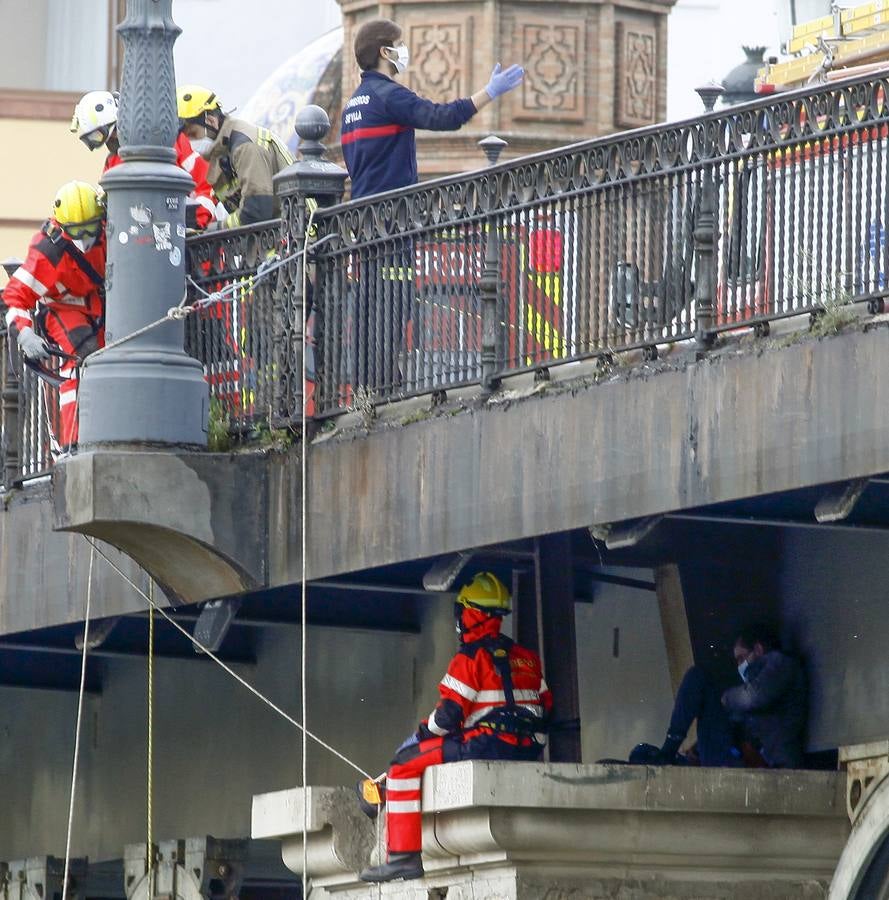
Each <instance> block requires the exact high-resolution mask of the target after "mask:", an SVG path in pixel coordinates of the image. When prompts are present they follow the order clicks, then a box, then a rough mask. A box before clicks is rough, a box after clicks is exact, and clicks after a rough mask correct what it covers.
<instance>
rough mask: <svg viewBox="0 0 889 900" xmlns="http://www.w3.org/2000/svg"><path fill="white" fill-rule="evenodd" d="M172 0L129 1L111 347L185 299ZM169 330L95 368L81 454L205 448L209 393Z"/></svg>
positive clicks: (86, 370)
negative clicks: (104, 448) (110, 449)
mask: <svg viewBox="0 0 889 900" xmlns="http://www.w3.org/2000/svg"><path fill="white" fill-rule="evenodd" d="M171 7H172V0H128V2H127V15H126V19H125V20H124V21H123V22H122V23H121V24H120V25H119V26H118V29H117V30H118V32H119V33H120V36H121V39H122V41H123V45H124V58H123V79H122V84H121V103H120V113H119V117H118V123H117V129H118V134H119V136H120V144H121V147H120V155H121V158H122V159H123V163H122V164H121V165H119V166H115V167H114V168H112V169H110V170H109V171H108V172H107V173H106V174H105V175H104V176H103V178H102V182H101V183H102V187H103V188H104V189H105V191H106V193H107V206H108V225H107V232H106V233H107V237H108V264H107V269H106V276H105V286H106V301H107V309H106V320H105V322H106V335H105V338H106V343H108V344H113V343H114V342H116V341H119V340H120V339H122V338H126V337H127V336H129V335H132V334H134V332H137V331H139V330H140V329H142V328H145V326H147V325H149V324H150V323H152V322H154V321H156V320H158V319H161V318H163V317H164V316H165V315H166V313H167V311H168V310H170V309H171V308H172V307H176V306H179V304H180V303H181V301H182V298H183V296H184V294H185V200H186V197H187V196H188V194H189V193H190V191H191V190H192V188H193V186H194V185H193V182H192V179H191V177H190V176H189V175H188V173H187V172H185V171H183V170H182V169H181V168H179V166H177V165H176V151H175V150H174V149H173V147H174V145H175V142H176V137H177V134H178V130H179V128H178V118H177V115H176V95H175V85H176V79H175V74H174V70H173V43H174V42H175V40H176V38H177V37H178V35H179V33H180V29H179V28H178V27H177V26H176V24H175V23H174V22H173V19H172V14H171ZM183 344H184V325H183V322H182V321H173V320H169V321H166V322H164V323H163V324H161V325H159V326H158V327H155V328H152V329H150V330H147V331H145V332H144V333H142V334H139V335H138V336H136V337H134V338H132V339H130V340H126V341H125V342H123V343H121V344H120V345H118V346H114V347H111V348H110V349H108V350H106V351H104V352H99V353H97V354H96V355H95V356H93V357H92V358H89V359H88V360H87V362H86V364H85V365H84V367H83V374H82V379H81V384H80V392H79V393H80V396H79V401H78V402H79V405H80V446H81V449H91V448H92V449H95V448H99V447H102V446H107V445H114V446H117V447H121V446H130V447H139V446H146V445H148V446H170V445H174V446H179V447H205V446H206V442H207V435H206V419H207V407H208V393H207V385H206V382H205V381H204V378H203V372H202V369H201V365H200V363H199V362H198V361H197V360H195V359H192V358H191V357H190V356H188V355H187V354H186V353H185V351H184V349H183Z"/></svg>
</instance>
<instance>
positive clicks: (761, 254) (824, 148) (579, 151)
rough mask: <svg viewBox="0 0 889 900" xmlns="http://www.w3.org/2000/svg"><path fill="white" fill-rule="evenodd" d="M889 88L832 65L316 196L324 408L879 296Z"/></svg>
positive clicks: (887, 217)
mask: <svg viewBox="0 0 889 900" xmlns="http://www.w3.org/2000/svg"><path fill="white" fill-rule="evenodd" d="M887 107H889V81H887V80H884V79H878V80H868V81H850V82H843V83H839V84H835V85H832V86H827V87H819V88H813V89H810V90H806V91H800V92H795V93H793V94H787V95H783V96H781V97H779V98H777V99H774V98H773V99H769V100H763V101H758V102H756V103H752V104H749V105H747V106H744V107H740V108H736V109H734V110H730V111H725V112H718V113H713V114H709V115H705V116H703V117H701V118H699V119H695V120H691V121H687V122H682V123H678V124H671V125H666V126H657V127H652V128H646V129H641V130H638V131H634V132H630V133H627V134H622V135H617V136H613V137H608V138H603V139H597V140H593V141H589V142H585V143H582V144H576V145H574V146H571V147H567V148H564V149H561V150H556V151H552V152H548V153H543V154H539V155H536V156H532V157H526V158H524V159H519V160H515V161H512V162H508V163H503V164H500V165H497V166H494V167H492V168H490V169H487V170H482V171H479V172H475V173H470V174H467V175H460V176H454V177H451V178H445V179H440V180H438V181H434V182H427V183H425V184H420V185H417V186H415V187H412V188H408V189H405V190H401V191H397V192H392V193H389V194H385V195H379V196H377V197H373V198H367V199H364V200H360V201H356V202H351V203H345V204H341V205H339V206H336V207H333V208H330V209H326V210H321V211H319V213H318V215H317V217H316V224H317V227H318V234H319V237H328V241H327V242H326V243H325V244H324V245H323V246H320V247H318V249H317V250H316V252H315V259H316V278H315V306H316V309H318V310H319V311H320V316H321V323H320V325H319V328H318V329H317V332H318V333H317V334H316V338H317V340H318V342H319V344H320V351H319V356H320V359H319V362H318V379H319V380H318V385H317V388H316V398H317V406H318V409H319V411H320V412H321V413H322V414H324V413H330V412H335V411H338V410H341V409H343V408H345V407H347V406H348V405H349V403H350V401H351V396H352V394H353V392H354V391H355V389H356V388H358V387H364V388H366V389H367V390H368V391H369V392H372V394H373V395H374V397H375V398H377V399H388V398H393V397H397V396H408V395H411V394H418V393H426V392H429V391H433V390H437V389H440V388H447V387H449V386H452V385H458V384H464V383H467V382H478V381H480V380H483V381H490V382H495V381H496V377H497V376H500V375H505V374H508V373H512V372H517V371H521V370H523V369H528V368H539V367H541V366H550V365H553V364H557V363H562V362H568V361H572V360H578V359H582V358H584V357H588V356H591V355H597V354H604V353H610V352H612V351H616V350H625V349H629V348H634V347H644V348H648V350H649V352H650V353H654V352H655V350H654V348H655V347H656V345H657V344H660V343H664V342H673V341H678V340H685V339H690V338H692V337H696V338H697V339H698V340H699V341H700V342H701V344H702V345H704V346H706V345H707V344H708V343H709V342H710V341H711V340H712V337H713V335H714V334H715V333H716V332H718V331H720V330H723V329H727V328H735V327H738V325H750V324H753V323H758V322H767V321H768V320H770V319H774V318H778V317H782V316H786V315H791V314H798V313H801V312H806V311H813V312H814V311H817V310H820V309H823V308H824V306H825V305H826V304H830V303H835V302H846V301H855V300H861V299H870V298H876V297H880V296H882V294H883V292H884V290H885V273H886V271H887V263H889V246H887V242H886V240H885V231H884V228H885V225H884V223H886V222H887V221H889V192H887V190H886V172H887V167H889V159H887V123H889V108H887ZM486 291H487V294H486ZM486 317H487V321H488V326H486V325H485V324H484V323H485V319H486ZM486 354H487V363H486V359H485V357H486ZM486 365H487V369H486ZM488 370H490V371H488Z"/></svg>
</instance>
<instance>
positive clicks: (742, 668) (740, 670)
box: [738, 659, 750, 684]
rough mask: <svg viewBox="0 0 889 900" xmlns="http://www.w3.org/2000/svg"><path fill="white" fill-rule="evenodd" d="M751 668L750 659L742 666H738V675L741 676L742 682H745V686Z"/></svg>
mask: <svg viewBox="0 0 889 900" xmlns="http://www.w3.org/2000/svg"><path fill="white" fill-rule="evenodd" d="M749 668H750V660H749V659H745V660H744V662H742V663H741V665H740V666H738V674H739V675H740V676H741V681H743V682H744V684H746V683H747V670H748V669H749Z"/></svg>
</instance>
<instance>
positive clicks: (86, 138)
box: [71, 91, 117, 150]
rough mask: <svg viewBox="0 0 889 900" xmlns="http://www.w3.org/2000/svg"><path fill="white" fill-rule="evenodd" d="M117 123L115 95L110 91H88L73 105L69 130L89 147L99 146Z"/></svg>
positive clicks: (92, 148)
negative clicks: (72, 115)
mask: <svg viewBox="0 0 889 900" xmlns="http://www.w3.org/2000/svg"><path fill="white" fill-rule="evenodd" d="M115 125H117V97H116V96H115V95H114V94H112V93H111V92H110V91H90V92H89V93H88V94H84V95H83V96H82V97H81V98H80V100H79V101H78V103H77V106H75V107H74V117H73V118H72V119H71V131H73V132H76V134H77V136H78V137H79V138H80V139H81V140H82V141H83V142H84V144H86V145H87V147H89V148H90V150H95V149H96V148H97V147H101V146H102V145H103V144H104V143H105V142H106V141H107V140H108V136H109V135H110V134H111V132H112V131H113V130H114V126H115Z"/></svg>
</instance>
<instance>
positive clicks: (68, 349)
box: [3, 181, 105, 450]
mask: <svg viewBox="0 0 889 900" xmlns="http://www.w3.org/2000/svg"><path fill="white" fill-rule="evenodd" d="M3 302H4V304H5V305H6V307H7V310H8V311H7V313H6V324H7V327H8V328H9V329H10V332H11V333H13V334H15V335H16V336H17V339H18V345H19V350H20V352H21V354H22V356H23V357H24V359H25V361H26V362H27V363H28V364H30V365H31V366H32V367H33V368H35V369H36V370H37V371H38V373H39V374H41V375H43V376H45V378H44V380H51V381H52V383H54V384H55V385H56V386H57V387H58V389H59V417H60V424H59V427H58V429H57V434H56V435H55V438H56V442H57V443H58V444H59V447H60V449H61V450H67V449H70V448H71V447H72V446H73V445H74V444H76V443H77V404H76V401H77V386H78V365H79V364H80V361H81V360H82V359H83V358H84V357H85V356H88V355H89V354H90V353H92V352H94V351H95V350H97V349H98V348H99V347H102V346H104V343H105V333H104V320H105V204H104V198H103V195H102V194H100V192H99V191H98V189H97V188H95V187H94V186H93V185H91V184H87V183H86V182H84V181H69V182H67V183H66V184H63V185H62V186H61V187H60V188H59V190H58V193H57V194H56V196H55V199H54V201H53V205H52V212H51V214H50V217H49V218H48V219H47V220H46V221H45V222H44V223H43V226H42V227H41V229H40V231H38V232H37V233H36V234H35V235H34V237H33V238H32V239H31V244H30V246H29V248H28V254H27V256H26V257H25V261H24V262H23V263H22V264H21V266H19V268H18V269H16V270H15V271H14V272H13V273H12V276H11V277H10V279H9V283H8V284H7V285H6V287H5V288H4V289H3ZM53 355H54V356H57V357H59V358H61V359H62V364H61V366H60V368H59V371H58V374H57V375H56V373H54V372H52V371H51V370H49V369H47V368H46V367H45V363H46V362H47V361H48V360H49V358H50V356H53Z"/></svg>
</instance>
